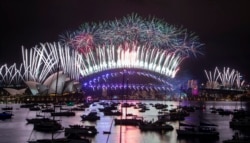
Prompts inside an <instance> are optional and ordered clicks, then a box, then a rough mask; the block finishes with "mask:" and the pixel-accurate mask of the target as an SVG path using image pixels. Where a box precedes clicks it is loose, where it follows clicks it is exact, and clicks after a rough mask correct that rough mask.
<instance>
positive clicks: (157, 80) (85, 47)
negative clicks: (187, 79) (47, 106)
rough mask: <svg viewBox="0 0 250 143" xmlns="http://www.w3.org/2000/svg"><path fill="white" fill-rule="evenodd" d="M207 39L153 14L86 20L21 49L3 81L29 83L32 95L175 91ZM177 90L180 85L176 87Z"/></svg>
mask: <svg viewBox="0 0 250 143" xmlns="http://www.w3.org/2000/svg"><path fill="white" fill-rule="evenodd" d="M203 45H204V44H203V43H200V42H199V38H198V36H196V35H195V34H194V33H192V32H189V31H188V30H187V29H185V28H182V27H177V26H173V25H170V24H168V23H166V22H164V21H163V20H161V19H157V18H155V17H149V18H142V17H140V16H138V15H137V14H131V15H128V16H126V17H123V18H121V19H115V20H113V21H108V22H106V21H103V22H99V23H84V24H82V25H81V26H80V27H79V29H77V30H75V31H73V32H65V33H64V34H62V35H60V40H59V41H58V42H54V43H40V44H39V45H37V46H35V47H32V48H25V47H22V51H21V53H22V63H21V64H16V63H14V64H13V65H2V66H1V68H0V73H1V74H0V75H1V76H0V78H1V85H4V87H6V88H5V89H6V90H7V91H8V92H10V93H11V92H12V93H21V92H23V91H24V89H15V88H13V87H11V85H23V84H25V85H27V87H28V89H29V90H30V92H31V94H32V95H41V94H55V93H56V94H63V93H66V92H75V90H85V91H96V90H103V89H108V90H112V91H117V90H124V89H125V88H126V89H130V90H146V91H150V90H155V91H164V92H165V91H166V92H168V91H173V90H175V88H176V86H175V85H174V84H175V77H176V74H177V73H178V72H179V70H180V66H181V64H182V63H183V61H184V60H186V59H187V58H190V57H195V56H197V55H199V54H201V48H202V47H203ZM177 88H179V87H177Z"/></svg>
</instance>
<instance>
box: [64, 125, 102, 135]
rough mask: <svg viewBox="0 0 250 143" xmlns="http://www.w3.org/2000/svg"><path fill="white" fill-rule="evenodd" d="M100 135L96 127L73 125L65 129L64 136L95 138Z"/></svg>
mask: <svg viewBox="0 0 250 143" xmlns="http://www.w3.org/2000/svg"><path fill="white" fill-rule="evenodd" d="M97 133H98V131H97V129H96V127H95V126H81V125H74V126H73V125H71V126H70V127H69V128H65V131H64V134H65V136H68V135H70V134H78V135H81V136H88V137H93V136H95V135H96V134H97Z"/></svg>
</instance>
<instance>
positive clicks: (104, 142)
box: [0, 101, 249, 143]
mask: <svg viewBox="0 0 250 143" xmlns="http://www.w3.org/2000/svg"><path fill="white" fill-rule="evenodd" d="M129 102H130V103H137V102H143V103H146V105H147V107H148V108H149V109H150V110H148V111H146V112H139V111H138V109H134V108H133V107H129V108H127V113H132V114H134V115H138V116H143V118H144V119H145V120H156V119H157V115H158V110H157V109H155V108H154V107H152V106H151V105H150V104H155V103H159V101H129ZM160 103H164V104H167V105H168V110H171V109H174V108H176V107H177V106H178V105H179V104H180V105H182V106H184V105H186V106H189V105H193V106H204V107H205V109H204V110H197V111H195V112H193V113H190V116H188V117H186V118H185V122H187V123H193V124H198V123H199V122H200V121H201V120H205V121H209V122H212V123H215V124H217V125H219V126H218V127H217V130H218V131H219V132H220V138H219V140H217V141H208V140H203V141H201V140H199V139H178V138H177V134H176V131H175V129H177V128H179V123H178V122H177V121H175V122H168V123H169V124H171V125H172V126H173V127H174V128H175V129H174V130H173V131H168V132H160V133H159V132H150V131H147V132H142V131H140V129H139V128H138V127H137V126H119V125H114V124H113V123H114V122H113V120H114V119H115V118H118V116H104V115H103V113H102V112H98V115H99V116H100V117H101V119H100V120H98V121H96V122H88V121H85V122H82V121H81V117H80V116H81V115H83V114H87V113H88V112H89V111H91V110H92V109H98V108H101V107H102V106H101V105H99V104H97V105H96V106H90V108H89V109H87V110H86V111H76V116H74V117H56V118H55V119H56V120H60V122H61V123H62V125H63V126H64V127H68V126H69V125H72V124H82V125H95V126H96V128H97V130H98V132H99V133H98V134H97V135H96V136H95V137H94V138H90V139H91V141H92V143H119V142H120V141H121V142H122V143H148V142H150V143H166V142H167V143H168V142H169V143H194V142H195V143H201V142H202V143H203V142H209V143H222V141H223V140H225V139H230V138H231V137H232V135H233V133H234V131H233V130H232V129H230V128H229V121H230V120H231V118H232V116H221V115H218V114H212V113H211V112H210V110H209V108H211V107H215V108H222V109H227V110H234V109H240V108H244V109H248V108H249V107H248V105H249V104H248V103H241V102H212V101H210V102H204V103H202V102H187V101H183V102H181V103H179V102H172V101H160ZM0 106H1V107H4V106H5V105H0ZM13 107H14V110H13V113H14V117H13V118H12V119H11V120H5V121H0V132H1V133H0V138H1V142H3V143H10V142H13V143H14V142H18V143H25V142H27V141H28V140H32V139H41V138H51V134H48V133H40V132H36V131H33V125H31V124H26V120H25V119H26V118H34V117H35V116H36V112H35V111H29V109H26V108H20V105H19V104H13ZM119 108H120V107H119ZM122 109H123V112H125V108H122ZM46 116H49V114H47V113H46ZM123 118H125V116H123ZM104 131H110V132H111V134H103V132H104ZM54 137H55V138H59V137H64V133H63V132H59V133H56V134H54Z"/></svg>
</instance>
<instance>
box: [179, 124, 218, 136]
mask: <svg viewBox="0 0 250 143" xmlns="http://www.w3.org/2000/svg"><path fill="white" fill-rule="evenodd" d="M176 132H177V135H178V137H179V138H189V137H192V138H193V137H196V138H211V139H218V138H219V132H218V131H216V129H215V128H213V127H208V126H197V127H185V128H184V129H176Z"/></svg>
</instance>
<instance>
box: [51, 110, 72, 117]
mask: <svg viewBox="0 0 250 143" xmlns="http://www.w3.org/2000/svg"><path fill="white" fill-rule="evenodd" d="M50 114H51V116H67V117H69V116H75V115H76V114H75V112H73V111H63V112H51V113H50Z"/></svg>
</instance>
